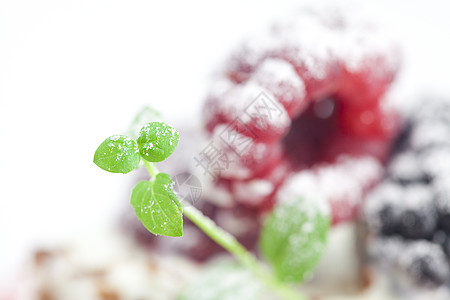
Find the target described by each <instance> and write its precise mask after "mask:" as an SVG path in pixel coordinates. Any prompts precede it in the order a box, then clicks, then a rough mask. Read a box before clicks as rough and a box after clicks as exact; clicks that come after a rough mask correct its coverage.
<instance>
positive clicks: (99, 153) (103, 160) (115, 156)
mask: <svg viewBox="0 0 450 300" xmlns="http://www.w3.org/2000/svg"><path fill="white" fill-rule="evenodd" d="M140 159H141V157H140V156H139V149H138V145H137V143H136V141H135V140H133V139H131V138H129V137H127V136H125V135H113V136H110V137H109V138H107V139H106V140H104V141H103V143H101V144H100V146H99V147H98V148H97V150H96V151H95V154H94V163H95V164H96V165H97V166H99V167H100V168H102V169H103V170H105V171H108V172H111V173H124V174H125V173H128V172H130V171H132V170H134V169H136V168H137V166H138V165H139V161H140Z"/></svg>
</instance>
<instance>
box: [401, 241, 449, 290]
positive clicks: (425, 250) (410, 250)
mask: <svg viewBox="0 0 450 300" xmlns="http://www.w3.org/2000/svg"><path fill="white" fill-rule="evenodd" d="M399 265H400V267H401V268H402V269H403V270H405V271H406V272H407V274H408V275H409V277H410V278H411V279H412V280H413V281H414V282H415V283H417V284H421V285H425V286H429V287H436V286H440V285H443V284H445V283H447V282H448V278H449V276H450V269H449V265H448V261H447V258H446V257H445V255H444V252H443V251H442V249H441V248H440V247H439V246H438V245H436V244H434V243H431V242H428V241H416V242H411V243H408V244H406V245H405V249H404V252H403V253H402V254H400V255H399Z"/></svg>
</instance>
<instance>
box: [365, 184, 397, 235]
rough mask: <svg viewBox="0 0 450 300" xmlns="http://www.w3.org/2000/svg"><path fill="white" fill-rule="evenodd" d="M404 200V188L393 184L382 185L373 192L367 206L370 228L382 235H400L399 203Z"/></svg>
mask: <svg viewBox="0 0 450 300" xmlns="http://www.w3.org/2000/svg"><path fill="white" fill-rule="evenodd" d="M402 198H403V191H402V188H401V187H400V186H398V185H396V184H393V183H382V184H380V185H379V186H378V187H377V188H376V189H375V190H373V191H372V193H371V194H370V196H369V197H368V199H367V204H366V206H365V214H366V220H367V223H368V225H369V227H370V228H371V229H372V230H375V231H376V232H378V233H379V234H381V235H387V236H388V235H393V234H397V233H399V217H400V213H401V210H400V205H399V204H400V203H399V202H400V201H402Z"/></svg>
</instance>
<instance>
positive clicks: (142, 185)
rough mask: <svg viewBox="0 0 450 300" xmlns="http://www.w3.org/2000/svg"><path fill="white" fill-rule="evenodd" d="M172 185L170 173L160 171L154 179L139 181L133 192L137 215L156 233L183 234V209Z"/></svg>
mask: <svg viewBox="0 0 450 300" xmlns="http://www.w3.org/2000/svg"><path fill="white" fill-rule="evenodd" d="M172 185H173V182H172V179H170V177H169V175H167V174H165V173H158V174H157V175H156V177H155V179H154V180H152V181H141V182H139V183H138V184H137V185H136V186H135V187H134V189H133V192H132V194H131V205H132V206H133V207H134V211H135V212H136V216H137V217H138V219H139V220H140V221H141V222H142V224H143V225H144V226H145V228H147V229H148V230H149V231H150V232H151V233H153V234H155V235H158V234H160V235H166V236H182V235H183V210H182V208H181V204H180V202H179V201H178V197H177V195H175V192H174V191H173V189H172Z"/></svg>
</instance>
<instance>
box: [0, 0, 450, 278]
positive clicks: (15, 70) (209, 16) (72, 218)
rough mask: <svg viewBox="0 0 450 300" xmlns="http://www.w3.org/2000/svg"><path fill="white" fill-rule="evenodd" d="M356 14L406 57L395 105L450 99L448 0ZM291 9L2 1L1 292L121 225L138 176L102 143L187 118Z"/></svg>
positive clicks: (264, 4) (386, 0) (385, 4)
mask: <svg viewBox="0 0 450 300" xmlns="http://www.w3.org/2000/svg"><path fill="white" fill-rule="evenodd" d="M296 2H297V3H304V1H303V2H302V1H296ZM363 3H364V5H366V6H367V7H369V8H370V9H371V10H372V11H373V14H374V16H376V17H377V18H378V19H379V20H380V22H382V23H385V24H387V25H388V27H389V28H390V30H391V31H392V33H394V34H395V35H396V36H397V37H398V40H399V42H400V43H401V44H402V45H403V47H404V55H405V60H404V68H403V72H402V74H401V76H400V77H399V81H398V86H397V90H398V91H399V92H398V95H399V98H401V99H402V100H403V102H405V100H408V99H411V97H415V96H418V95H420V94H422V93H424V92H431V93H440V94H446V95H448V96H449V97H450V57H449V56H450V17H449V12H450V6H449V4H448V3H449V2H448V1H446V0H442V1H437V0H428V1H392V0H383V1H368V2H363ZM293 7H296V3H295V2H294V1H273V2H269V1H261V0H259V1H257V0H252V1H242V0H241V1H238V0H233V1H222V2H217V3H213V2H211V1H190V2H188V1H158V2H156V1H154V2H153V1H150V0H145V1H117V0H105V1H102V0H77V1H75V0H72V1H70V0H64V1H61V0H54V1H51V0H41V1H33V0H28V1H26V0H14V1H12V0H11V1H5V0H3V1H0V139H1V144H0V159H1V160H0V170H1V173H0V174H1V175H0V176H1V180H0V286H1V284H2V283H4V282H5V280H6V279H8V278H9V277H10V276H11V275H12V274H13V270H16V269H17V268H18V267H19V266H20V265H21V264H23V263H24V261H25V259H26V257H27V255H28V254H29V251H30V249H32V247H34V246H39V245H51V244H52V243H57V242H58V241H62V240H66V239H68V238H70V237H72V236H74V235H80V234H83V233H84V232H88V231H92V230H96V229H98V228H103V227H105V226H109V225H111V224H113V223H114V222H115V217H116V216H117V215H118V212H119V210H120V209H121V208H123V206H124V205H126V203H127V202H128V199H127V197H128V194H129V192H130V184H129V182H130V178H131V177H130V176H132V175H117V174H114V175H112V174H108V173H106V172H104V171H102V170H100V169H99V168H97V167H96V166H95V165H94V164H93V163H92V158H93V153H94V151H95V149H96V147H97V145H98V144H99V143H100V142H101V141H102V140H103V139H104V138H105V137H107V136H109V135H111V134H113V133H121V132H123V131H124V129H126V128H127V126H128V123H129V122H130V120H131V119H132V117H133V115H134V114H135V112H136V111H137V110H138V109H139V108H140V107H141V106H143V105H145V104H151V105H152V106H154V107H156V108H158V109H159V110H161V111H163V112H164V114H165V115H166V116H168V118H169V120H178V119H179V118H188V119H192V120H193V121H195V120H196V114H197V112H198V109H199V105H200V104H199V103H201V101H202V100H203V98H204V95H205V93H206V92H207V89H208V82H209V79H210V77H211V74H212V73H213V71H214V70H215V69H216V68H217V66H218V65H219V64H220V62H221V61H222V59H223V58H225V57H226V55H227V54H228V53H229V52H230V49H231V48H232V47H233V46H234V45H236V44H237V43H238V42H239V41H240V40H241V39H242V38H243V37H245V36H246V35H248V34H250V33H251V32H252V31H254V30H256V29H258V28H263V27H264V26H266V25H267V23H268V21H269V20H271V19H276V17H277V16H279V15H282V14H283V12H286V11H289V10H291V9H292V8H293ZM124 177H125V178H124Z"/></svg>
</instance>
